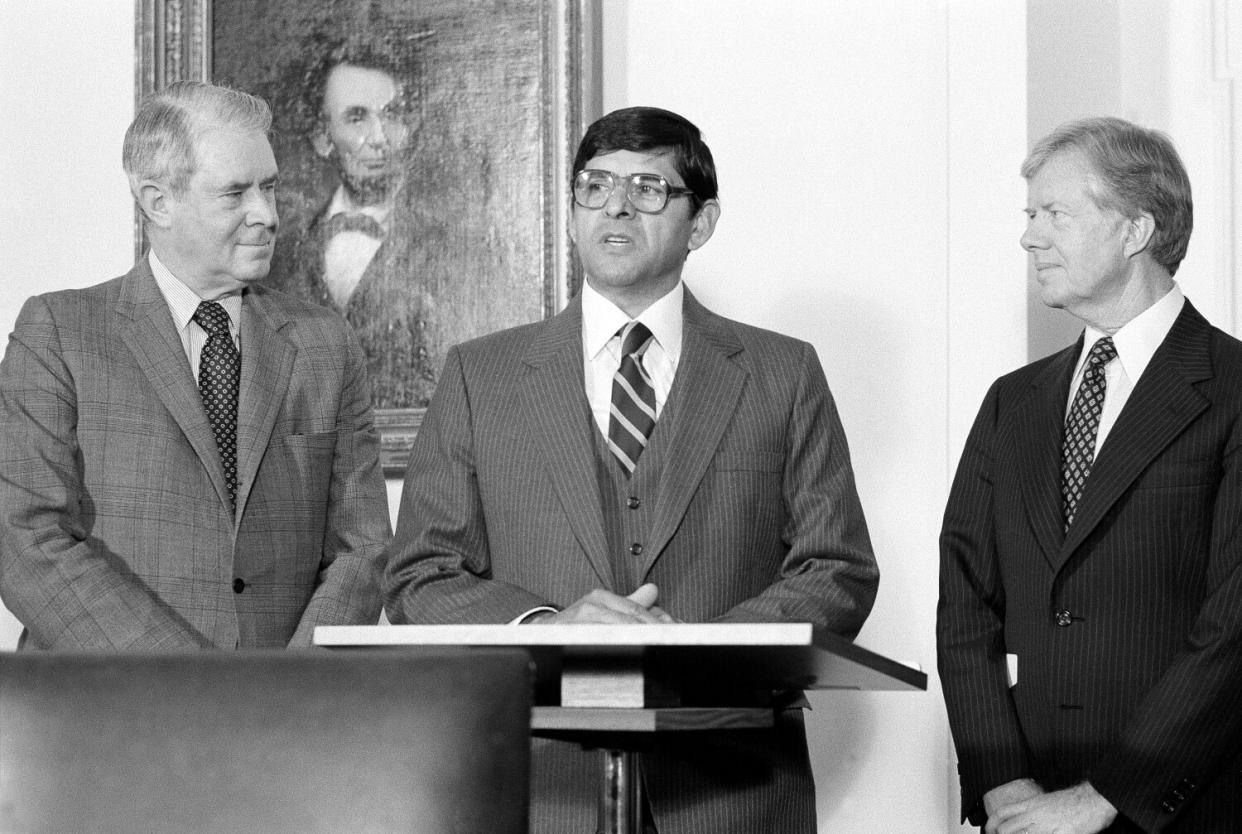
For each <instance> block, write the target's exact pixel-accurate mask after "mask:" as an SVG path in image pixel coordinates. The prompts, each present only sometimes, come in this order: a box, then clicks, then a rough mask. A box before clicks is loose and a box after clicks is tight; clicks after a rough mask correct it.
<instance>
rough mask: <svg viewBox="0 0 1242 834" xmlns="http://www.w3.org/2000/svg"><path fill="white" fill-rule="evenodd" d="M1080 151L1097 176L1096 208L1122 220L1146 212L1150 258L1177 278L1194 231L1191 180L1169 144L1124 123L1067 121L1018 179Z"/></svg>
mask: <svg viewBox="0 0 1242 834" xmlns="http://www.w3.org/2000/svg"><path fill="white" fill-rule="evenodd" d="M1071 150H1074V151H1078V152H1079V153H1081V154H1083V156H1085V157H1086V159H1087V161H1088V162H1089V163H1090V164H1091V168H1092V170H1093V171H1094V172H1095V174H1096V175H1097V176H1098V177H1099V180H1100V187H1098V188H1092V189H1091V191H1092V193H1091V197H1092V199H1093V200H1094V201H1095V204H1096V205H1097V206H1099V207H1100V208H1107V209H1112V210H1114V211H1117V212H1119V213H1120V214H1122V215H1123V216H1125V217H1128V218H1131V219H1133V218H1135V217H1138V216H1139V215H1140V214H1142V213H1143V212H1147V213H1149V214H1150V215H1151V216H1152V218H1153V219H1154V220H1155V222H1156V231H1155V233H1154V234H1153V235H1152V239H1151V249H1150V251H1151V256H1152V258H1153V259H1155V261H1156V262H1157V263H1158V264H1160V265H1161V266H1163V267H1164V268H1165V269H1167V270H1168V272H1169V275H1175V274H1176V273H1177V268H1178V266H1179V265H1180V264H1181V262H1182V258H1184V257H1186V246H1187V244H1188V243H1189V242H1190V232H1191V229H1193V228H1194V205H1193V203H1192V201H1191V198H1190V178H1189V177H1188V176H1187V175H1186V168H1185V166H1184V165H1182V160H1181V157H1179V156H1178V155H1177V149H1176V148H1175V147H1174V146H1173V141H1172V140H1171V139H1169V137H1168V136H1167V135H1165V134H1164V133H1161V132H1160V131H1158V130H1149V129H1147V128H1143V127H1139V126H1138V125H1136V124H1133V123H1131V122H1127V121H1126V120H1124V119H1117V118H1112V117H1098V118H1090V119H1079V120H1078V121H1073V122H1067V123H1066V124H1063V125H1061V126H1060V127H1058V128H1057V129H1056V130H1054V131H1052V132H1051V133H1049V134H1048V135H1047V136H1045V137H1044V138H1043V139H1040V140H1039V141H1038V142H1036V143H1035V147H1034V148H1032V149H1031V152H1030V154H1029V155H1028V156H1027V158H1026V161H1024V162H1023V163H1022V176H1023V177H1025V178H1026V179H1028V180H1029V179H1030V178H1031V177H1033V176H1035V174H1036V173H1038V172H1039V169H1040V168H1042V167H1043V166H1044V164H1045V163H1046V162H1047V161H1048V160H1049V159H1050V158H1051V157H1052V156H1053V155H1055V154H1058V153H1062V152H1064V151H1071Z"/></svg>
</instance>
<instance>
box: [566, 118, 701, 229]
mask: <svg viewBox="0 0 1242 834" xmlns="http://www.w3.org/2000/svg"><path fill="white" fill-rule="evenodd" d="M661 149H667V150H669V151H670V152H671V153H672V154H673V167H674V168H676V169H677V173H679V174H681V178H682V179H683V180H685V183H686V188H689V189H690V190H691V191H692V192H693V193H692V194H691V195H690V198H691V201H692V203H693V205H694V211H696V212H697V211H698V210H699V209H700V208H702V207H703V203H704V202H705V201H707V200H714V199H715V198H716V194H717V189H716V163H715V162H713V161H712V152H711V150H710V149H709V148H708V147H707V144H706V143H705V142H704V141H703V134H702V133H701V132H700V131H699V129H698V128H697V127H695V126H694V125H693V124H692V123H691V122H690V121H689V120H688V119H686V118H684V117H683V116H679V115H677V114H676V113H673V112H670V111H668V110H661V109H660V108H658V107H627V108H625V109H623V110H614V111H612V112H611V113H609V114H608V115H607V116H604V117H603V118H601V119H598V120H596V121H595V123H594V124H592V125H591V126H590V127H588V128H587V132H586V135H585V136H583V137H582V142H581V143H579V145H578V153H577V155H576V156H575V157H574V173H575V174H577V173H578V172H579V171H581V170H583V168H585V167H586V164H587V163H588V162H590V161H591V160H592V159H593V158H595V157H597V156H601V155H603V154H609V153H613V152H614V151H635V152H645V151H654V150H661Z"/></svg>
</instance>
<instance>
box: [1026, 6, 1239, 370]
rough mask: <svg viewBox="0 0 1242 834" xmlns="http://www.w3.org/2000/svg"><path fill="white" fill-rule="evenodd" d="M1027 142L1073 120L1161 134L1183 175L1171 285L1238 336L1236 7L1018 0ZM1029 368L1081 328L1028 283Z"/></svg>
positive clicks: (1074, 335)
mask: <svg viewBox="0 0 1242 834" xmlns="http://www.w3.org/2000/svg"><path fill="white" fill-rule="evenodd" d="M1027 8H1028V45H1029V61H1028V84H1029V95H1028V101H1029V102H1030V110H1029V121H1028V128H1029V132H1028V139H1029V140H1030V141H1031V142H1034V141H1036V140H1038V139H1039V138H1040V137H1042V136H1044V135H1045V134H1047V133H1048V132H1049V131H1051V130H1052V129H1053V128H1054V127H1056V126H1057V125H1059V124H1061V123H1062V122H1065V121H1068V120H1070V119H1077V118H1082V117H1084V116H1119V117H1121V118H1123V119H1129V120H1130V121H1133V122H1137V123H1138V124H1141V125H1145V126H1147V127H1152V128H1156V129H1158V130H1163V131H1166V132H1168V133H1169V135H1170V136H1171V137H1172V138H1173V141H1174V143H1175V144H1176V145H1177V148H1178V152H1179V153H1180V154H1181V156H1182V160H1183V162H1184V163H1185V164H1186V168H1187V171H1188V173H1189V175H1190V184H1191V190H1192V192H1193V193H1194V204H1195V232H1194V236H1193V238H1192V240H1191V242H1190V249H1189V252H1188V253H1187V256H1186V260H1185V261H1184V262H1183V263H1182V266H1181V269H1179V270H1178V274H1177V280H1178V282H1179V283H1180V284H1181V285H1182V289H1183V290H1184V291H1185V292H1186V295H1187V297H1189V298H1190V299H1191V301H1192V302H1194V304H1195V306H1196V307H1197V308H1198V309H1199V311H1200V312H1201V313H1203V314H1204V315H1205V316H1207V318H1208V320H1210V321H1211V322H1212V323H1213V324H1215V325H1217V326H1219V327H1221V328H1223V329H1224V330H1227V331H1230V332H1232V333H1234V334H1235V335H1238V334H1240V333H1242V315H1240V314H1242V305H1240V304H1239V302H1240V301H1242V298H1240V297H1239V295H1238V293H1237V291H1236V289H1235V284H1236V280H1237V264H1238V258H1239V257H1242V166H1239V165H1238V161H1239V160H1238V147H1239V144H1242V102H1240V100H1239V98H1238V83H1239V81H1238V79H1239V78H1240V77H1242V0H1178V1H1177V2H1176V3H1174V2H1171V0H1094V2H1090V3H1083V2H1081V0H1027ZM1028 286H1029V293H1028V298H1029V302H1028V303H1029V322H1030V328H1029V336H1030V338H1029V350H1030V357H1031V358H1032V359H1035V358H1038V357H1040V356H1044V355H1047V354H1048V353H1051V352H1052V351H1054V350H1058V349H1060V348H1061V347H1063V346H1064V345H1066V344H1068V343H1069V342H1070V341H1072V340H1073V339H1076V338H1077V337H1078V333H1079V332H1081V330H1082V324H1081V322H1079V321H1078V320H1077V319H1075V318H1073V317H1072V316H1070V315H1069V314H1068V313H1065V312H1063V311H1061V310H1051V309H1048V308H1046V307H1044V305H1043V304H1042V302H1040V300H1039V295H1038V287H1037V286H1036V284H1035V280H1034V276H1033V275H1031V276H1030V279H1029V282H1028Z"/></svg>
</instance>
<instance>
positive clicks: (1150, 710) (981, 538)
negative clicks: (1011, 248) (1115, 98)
mask: <svg viewBox="0 0 1242 834" xmlns="http://www.w3.org/2000/svg"><path fill="white" fill-rule="evenodd" d="M1022 174H1023V176H1024V177H1026V179H1027V180H1028V184H1029V198H1028V204H1027V208H1026V213H1027V216H1028V218H1029V220H1028V223H1027V229H1026V233H1025V234H1024V235H1023V236H1022V246H1023V247H1024V248H1025V249H1026V250H1027V252H1028V253H1029V254H1030V256H1031V260H1032V262H1033V264H1034V267H1035V270H1036V276H1037V278H1038V281H1039V289H1040V293H1041V296H1042V298H1043V300H1044V302H1045V303H1046V304H1049V305H1050V306H1053V307H1059V308H1063V309H1065V310H1067V311H1069V312H1070V313H1072V314H1073V315H1075V316H1076V317H1078V318H1079V319H1081V320H1082V321H1083V322H1084V323H1085V324H1086V330H1085V333H1084V336H1083V338H1082V339H1080V340H1079V341H1078V342H1077V343H1076V344H1074V345H1072V346H1071V347H1069V348H1067V349H1066V350H1064V351H1061V352H1060V353H1056V354H1054V355H1052V356H1049V357H1047V358H1045V359H1041V360H1039V361H1038V362H1035V363H1032V364H1031V365H1028V366H1026V367H1025V368H1022V369H1021V370H1018V371H1015V372H1014V373H1011V374H1009V375H1007V376H1005V377H1002V378H1001V379H1000V380H998V381H997V382H996V383H995V384H994V385H993V386H992V389H991V390H990V391H989V392H988V394H987V398H986V399H985V400H984V403H983V407H982V409H981V410H980V412H979V416H978V418H977V420H976V422H975V425H974V428H973V429H972V431H971V434H970V436H969V438H968V439H967V442H966V448H965V451H964V452H963V454H962V459H961V462H960V463H959V465H958V471H957V476H956V479H955V482H954V484H953V490H952V493H951V495H950V498H949V503H948V508H947V510H946V512H945V519H944V529H943V532H942V534H941V580H940V581H941V586H940V609H939V617H938V645H939V664H940V673H941V679H942V683H943V686H944V695H945V701H946V703H947V705H948V710H949V720H950V724H951V726H952V729H953V736H954V740H955V742H956V745H957V752H958V757H959V760H960V766H959V769H960V774H961V782H962V807H963V814H964V816H969V817H970V819H971V820H972V821H974V822H976V823H979V824H982V823H984V821H985V820H986V831H988V832H1000V834H1011V833H1012V832H1030V834H1040V833H1041V832H1067V833H1068V834H1090V833H1091V832H1097V831H1110V832H1136V831H1144V832H1156V831H1168V832H1195V833H1196V834H1204V833H1205V832H1207V833H1208V834H1211V833H1212V832H1218V834H1226V832H1237V831H1242V755H1240V753H1242V709H1239V707H1238V703H1239V693H1242V344H1240V343H1239V342H1238V341H1237V340H1235V339H1233V338H1232V337H1230V336H1228V335H1226V334H1225V333H1223V332H1221V331H1220V330H1218V329H1216V328H1214V327H1212V326H1211V325H1209V324H1208V323H1207V321H1205V320H1204V319H1203V317H1202V316H1200V315H1199V313H1198V312H1197V311H1196V310H1195V309H1194V307H1193V306H1191V304H1190V302H1189V301H1187V300H1185V299H1184V297H1183V296H1182V292H1181V290H1180V289H1179V288H1178V286H1177V284H1176V283H1175V282H1174V280H1173V275H1174V274H1175V273H1176V271H1177V268H1178V265H1179V264H1180V262H1181V260H1182V258H1183V256H1184V255H1185V252H1186V245H1187V241H1188V240H1189V237H1190V231H1191V225H1192V216H1191V211H1192V210H1191V199H1190V184H1189V180H1188V179H1187V177H1186V172H1185V170H1184V168H1183V167H1182V163H1181V160H1180V159H1179V158H1178V155H1177V152H1176V151H1175V150H1174V148H1173V146H1172V143H1171V142H1169V140H1168V138H1167V137H1165V136H1164V135H1163V134H1160V133H1157V132H1154V131H1149V130H1145V129H1143V128H1140V127H1137V126H1135V125H1132V124H1130V123H1128V122H1125V121H1122V120H1120V119H1087V120H1083V121H1079V122H1073V123H1070V124H1067V125H1064V126H1062V127H1061V128H1058V129H1057V130H1056V131H1054V132H1053V133H1052V134H1050V135H1049V136H1047V137H1045V138H1044V139H1042V140H1041V141H1040V142H1039V143H1037V144H1036V146H1035V148H1034V149H1033V150H1032V152H1031V154H1030V156H1028V158H1027V160H1026V162H1025V163H1024V164H1023V167H1022Z"/></svg>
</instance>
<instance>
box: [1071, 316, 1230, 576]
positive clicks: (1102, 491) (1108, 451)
mask: <svg viewBox="0 0 1242 834" xmlns="http://www.w3.org/2000/svg"><path fill="white" fill-rule="evenodd" d="M1210 338H1211V330H1210V328H1209V326H1208V323H1207V321H1206V320H1205V319H1204V318H1203V317H1202V316H1201V315H1199V312H1198V311H1197V310H1195V308H1194V307H1193V306H1191V304H1190V302H1189V301H1187V302H1186V303H1185V306H1184V307H1183V308H1182V312H1181V313H1180V314H1179V315H1178V317H1177V320H1176V321H1175V322H1174V323H1173V327H1172V329H1170V330H1169V334H1168V335H1167V336H1166V337H1165V339H1164V342H1162V343H1161V345H1160V347H1159V348H1158V349H1157V350H1156V352H1155V354H1154V355H1153V356H1152V358H1151V362H1150V363H1149V364H1148V366H1147V369H1146V370H1145V371H1144V372H1143V375H1142V377H1140V378H1139V381H1138V384H1137V385H1136V386H1135V387H1134V391H1133V392H1131V394H1130V398H1129V399H1128V400H1126V405H1125V408H1123V409H1122V410H1121V414H1120V415H1119V416H1118V417H1117V422H1116V423H1115V424H1114V425H1113V428H1112V429H1111V430H1110V431H1109V433H1108V437H1107V438H1105V440H1104V445H1103V446H1101V447H1100V451H1099V454H1098V455H1097V457H1096V461H1095V465H1094V466H1093V467H1092V469H1091V475H1090V476H1089V477H1088V478H1087V483H1086V486H1085V487H1084V489H1083V495H1082V499H1081V501H1080V502H1079V505H1078V510H1077V512H1076V514H1075V518H1074V523H1073V524H1072V525H1071V526H1070V529H1069V532H1068V533H1067V534H1066V536H1065V542H1064V543H1063V545H1062V546H1061V548H1060V558H1059V561H1058V564H1057V565H1056V567H1060V565H1061V564H1064V562H1065V560H1066V559H1068V558H1069V556H1070V554H1072V553H1073V552H1074V549H1075V548H1077V547H1078V545H1080V544H1082V542H1083V540H1084V539H1085V538H1086V537H1087V535H1088V534H1089V533H1090V532H1091V531H1092V529H1094V528H1095V526H1096V525H1097V524H1099V522H1100V519H1101V518H1103V517H1104V514H1105V513H1106V512H1107V511H1108V509H1109V508H1110V507H1112V506H1113V504H1114V503H1116V501H1117V499H1118V498H1120V497H1121V495H1122V493H1124V492H1125V490H1126V489H1128V488H1129V487H1130V485H1131V484H1132V483H1134V480H1135V479H1136V478H1137V477H1138V476H1139V475H1140V474H1141V473H1142V472H1143V470H1144V469H1146V468H1147V466H1148V464H1150V463H1151V462H1152V460H1154V459H1155V458H1156V456H1157V455H1159V454H1160V453H1161V452H1162V451H1164V449H1165V448H1166V447H1167V446H1168V445H1169V443H1171V442H1172V441H1173V439H1174V438H1175V437H1177V436H1178V435H1179V434H1181V433H1182V431H1184V430H1185V428H1186V426H1187V425H1189V424H1190V423H1191V421H1193V420H1194V419H1195V418H1196V417H1198V416H1199V415H1200V414H1201V413H1203V411H1204V410H1205V409H1206V408H1207V407H1208V405H1209V403H1208V401H1207V399H1206V398H1205V397H1204V396H1203V395H1202V394H1200V393H1199V392H1198V391H1197V390H1195V388H1194V383H1196V382H1200V381H1202V380H1204V379H1208V378H1210V377H1211V376H1212V364H1211V359H1210V358H1209V357H1210V353H1209V349H1210V345H1209V341H1210Z"/></svg>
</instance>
